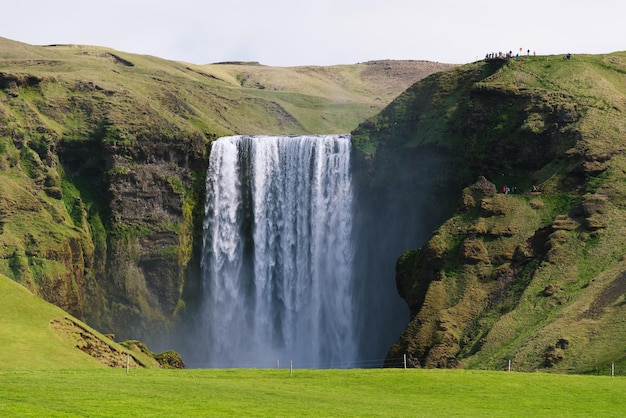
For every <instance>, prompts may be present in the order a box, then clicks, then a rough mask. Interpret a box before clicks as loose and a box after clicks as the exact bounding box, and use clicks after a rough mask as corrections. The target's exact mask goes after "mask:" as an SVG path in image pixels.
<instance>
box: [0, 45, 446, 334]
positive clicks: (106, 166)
mask: <svg viewBox="0 0 626 418" xmlns="http://www.w3.org/2000/svg"><path fill="white" fill-rule="evenodd" d="M447 67H449V65H443V64H437V63H429V62H419V61H406V62H399V61H379V62H371V63H363V64H355V65H353V66H337V67H294V68H271V67H265V66H262V65H259V64H255V63H230V64H226V63H225V64H219V65H218V64H214V65H194V64H188V63H181V62H171V61H166V60H162V59H159V58H156V57H150V56H141V55H135V54H127V53H123V52H119V51H115V50H111V49H108V48H100V47H90V46H79V45H51V46H45V47H43V46H32V45H27V44H23V43H19V42H14V41H10V40H7V39H3V38H0V169H1V170H0V179H1V180H0V196H1V197H2V198H1V199H0V273H3V274H5V275H7V276H8V277H10V278H11V279H13V280H14V281H17V282H19V283H21V284H24V285H25V286H26V287H28V288H29V289H30V290H31V291H33V292H34V293H36V294H37V295H39V296H41V297H42V298H44V299H45V300H47V301H49V302H52V303H54V304H56V305H57V306H60V307H61V308H63V309H64V310H65V311H67V312H69V313H71V314H73V315H74V316H76V317H77V318H80V319H84V320H86V321H87V322H88V323H89V324H90V325H91V326H93V327H95V328H97V329H99V330H100V331H102V332H106V333H114V334H116V335H117V336H118V338H120V339H129V338H140V339H144V340H147V341H152V340H153V339H154V338H153V337H154V336H155V334H156V335H163V334H166V333H167V332H166V331H167V329H168V328H170V327H172V326H174V325H175V324H177V323H178V322H179V319H181V318H182V317H183V316H184V314H185V312H186V310H187V308H188V307H189V306H190V305H193V303H194V296H195V295H197V294H198V292H197V290H198V289H199V287H200V282H199V281H200V275H199V274H198V271H197V270H198V268H199V267H198V266H199V265H200V262H199V259H198V254H199V249H200V246H201V245H202V243H201V231H202V218H203V216H204V214H203V210H204V207H203V206H204V205H203V203H204V178H205V172H206V167H207V155H208V149H209V144H210V142H211V141H212V140H214V139H215V138H217V137H219V136H223V135H229V134H239V133H254V134H263V133H274V134H293V133H310V132H325V133H326V132H329V133H330V132H337V133H345V132H349V131H350V130H351V129H353V128H354V127H356V126H357V124H358V123H359V122H360V121H363V120H365V119H366V118H367V117H370V116H372V115H374V114H376V113H377V112H378V111H379V110H380V109H382V108H383V107H384V106H385V105H386V104H388V103H389V102H390V101H391V100H392V99H393V98H394V97H395V96H396V95H397V94H399V93H401V92H402V91H403V90H404V89H405V88H406V87H408V86H409V85H411V84H412V83H414V82H415V81H416V80H418V79H420V78H422V77H423V76H425V75H428V74H431V73H433V72H435V71H438V70H440V69H442V68H447Z"/></svg>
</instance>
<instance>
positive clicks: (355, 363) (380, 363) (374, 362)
mask: <svg viewBox="0 0 626 418" xmlns="http://www.w3.org/2000/svg"><path fill="white" fill-rule="evenodd" d="M278 360H279V362H278V364H279V365H280V368H285V367H288V365H289V362H290V361H291V360H287V361H285V360H281V359H278ZM276 364H277V362H276V360H274V361H272V362H268V363H267V365H266V366H264V365H259V364H258V363H245V362H242V363H237V364H229V365H226V364H223V363H217V362H185V365H186V368H190V369H250V368H254V369H276V368H277V367H276ZM283 364H284V365H285V366H282V365H283ZM390 365H391V366H397V367H403V365H404V358H402V357H399V358H379V359H364V360H350V361H340V362H326V363H306V362H305V363H298V362H297V361H295V360H294V361H293V366H294V368H295V367H297V368H300V369H382V368H385V367H387V368H388V367H389V366H390Z"/></svg>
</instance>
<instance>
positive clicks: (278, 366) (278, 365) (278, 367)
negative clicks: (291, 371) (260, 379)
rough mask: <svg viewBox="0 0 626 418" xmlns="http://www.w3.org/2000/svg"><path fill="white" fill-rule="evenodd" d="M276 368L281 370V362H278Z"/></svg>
mask: <svg viewBox="0 0 626 418" xmlns="http://www.w3.org/2000/svg"><path fill="white" fill-rule="evenodd" d="M276 368H277V369H280V360H276Z"/></svg>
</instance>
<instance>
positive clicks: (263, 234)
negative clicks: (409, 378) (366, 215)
mask: <svg viewBox="0 0 626 418" xmlns="http://www.w3.org/2000/svg"><path fill="white" fill-rule="evenodd" d="M350 147H351V144H350V136H349V135H325V136H317V135H316V136H231V137H224V138H220V139H219V140H217V141H215V142H214V143H213V144H212V147H211V156H210V161H209V170H208V174H207V179H206V190H207V200H206V206H205V221H204V230H203V233H204V236H203V239H204V249H203V256H202V274H203V292H204V294H203V301H204V302H203V311H202V317H203V323H204V329H205V331H204V332H203V334H204V337H203V338H202V339H201V340H199V342H200V343H202V344H204V346H205V350H206V358H207V359H208V363H207V366H208V367H271V366H272V365H275V363H276V361H277V360H280V361H281V362H282V364H286V363H287V362H289V361H290V360H293V361H294V364H296V365H297V366H298V367H309V368H324V367H333V368H341V367H350V366H351V364H352V363H351V362H353V361H354V360H355V358H356V356H357V353H356V351H357V343H356V341H355V335H354V334H355V331H354V329H355V326H354V320H355V319H354V315H355V314H354V312H353V311H354V308H353V303H352V299H353V293H354V289H353V287H354V284H353V279H354V278H353V274H352V263H353V258H354V255H353V244H352V236H353V234H352V211H353V207H352V206H353V202H352V199H353V196H352V194H353V193H352V184H351V176H350Z"/></svg>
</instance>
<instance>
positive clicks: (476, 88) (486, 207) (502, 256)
mask: <svg viewBox="0 0 626 418" xmlns="http://www.w3.org/2000/svg"><path fill="white" fill-rule="evenodd" d="M624 62H626V61H625V58H624V54H615V55H612V56H606V57H590V56H586V57H578V58H577V60H576V61H574V62H568V61H564V60H561V59H560V57H542V58H540V59H527V60H521V61H508V62H503V61H492V62H484V63H475V64H470V65H467V66H463V67H459V68H457V69H454V70H451V71H447V72H445V73H439V74H436V75H434V76H431V77H429V78H428V79H426V80H424V81H423V82H420V83H418V84H416V85H415V86H413V87H412V88H411V89H409V90H408V91H407V92H406V93H405V94H403V95H402V96H400V97H399V98H398V100H397V101H395V102H394V103H392V104H391V105H390V106H389V107H388V108H387V109H386V110H385V111H383V112H382V113H381V115H379V116H377V117H376V118H373V119H371V120H369V121H368V122H366V123H365V124H363V125H362V126H361V127H360V128H359V129H358V130H357V132H356V133H355V140H356V144H357V146H358V147H359V149H360V153H361V155H362V156H363V158H365V159H367V160H368V161H369V162H370V166H369V169H370V172H371V173H372V174H371V178H372V179H377V181H378V180H379V179H380V178H384V177H385V176H387V175H390V173H392V172H391V171H390V170H388V169H386V168H385V167H386V166H387V165H388V164H389V163H388V162H386V161H385V159H382V160H381V157H383V156H385V155H390V154H389V153H390V152H391V153H394V152H395V155H396V156H397V158H398V160H399V159H400V158H409V157H406V156H400V155H401V154H407V153H411V154H418V155H419V154H421V153H429V152H431V151H432V149H433V148H438V149H440V150H441V151H440V155H445V157H444V160H443V165H442V166H443V167H448V169H449V168H450V167H453V170H454V171H449V170H445V169H444V170H441V171H436V172H432V173H431V176H430V179H429V181H428V182H426V183H427V185H426V187H427V188H426V190H436V191H438V193H434V194H429V196H430V197H431V200H430V201H429V203H430V205H432V206H434V207H437V208H448V210H450V215H451V216H450V217H449V218H448V219H447V220H446V221H445V222H443V223H442V224H439V225H437V224H435V223H429V225H430V226H431V227H432V230H435V232H434V233H433V234H432V235H431V236H430V238H427V239H425V240H424V241H423V245H422V246H421V247H420V248H417V249H414V250H409V251H407V252H405V253H404V254H403V255H402V256H401V257H400V258H399V259H398V262H397V266H396V274H397V277H396V281H397V287H398V291H399V293H400V295H401V296H402V297H403V298H404V299H405V300H406V302H407V304H408V306H409V308H410V311H411V314H410V322H409V324H408V326H407V328H406V329H405V331H404V332H403V333H402V335H401V337H400V338H399V340H398V342H397V343H396V344H395V345H394V346H393V347H392V348H391V349H390V351H389V354H388V364H390V365H391V364H397V361H396V359H397V358H401V357H402V356H403V355H404V354H407V356H408V361H409V364H411V365H412V366H414V367H475V368H490V369H499V368H505V367H508V361H509V360H511V362H512V365H513V368H514V369H515V370H535V369H537V368H547V369H551V370H559V371H577V372H581V371H583V372H589V371H593V370H597V369H599V368H602V367H606V366H607V364H609V362H610V361H620V360H622V359H623V352H624V350H626V345H624V344H622V343H617V344H614V343H608V342H609V341H622V339H621V338H620V337H619V335H620V333H621V332H623V331H624V329H623V327H621V326H619V325H616V324H618V323H621V321H620V320H619V319H618V318H619V317H621V316H623V314H624V313H625V312H624V304H623V303H622V300H623V294H622V291H621V290H619V291H617V292H615V290H616V289H622V287H621V283H622V278H623V277H624V274H623V272H624V271H626V264H625V259H624V253H626V247H625V246H624V242H623V240H622V239H621V238H617V237H619V236H620V235H621V232H620V231H623V228H624V226H625V223H624V219H626V217H624V207H625V206H624V202H625V200H624V198H625V197H626V195H625V194H624V191H625V189H626V188H625V187H624V184H625V183H624V179H625V175H624V173H625V171H624V168H625V167H626V166H625V165H624V160H623V158H622V153H623V150H624V145H623V144H624V142H623V139H624V138H625V137H626V122H625V121H626V118H624V111H626V100H625V99H624V97H626V96H625V94H626V90H625V89H624V86H625V85H626V84H625V79H624V68H625V67H624ZM599 86H603V87H602V88H599ZM390 149H391V151H390ZM394 150H395V151H394ZM381 151H382V153H383V154H382V156H381V154H380V153H381ZM398 160H397V161H398ZM403 172H404V173H406V172H405V171H403ZM409 173H410V171H409ZM392 177H393V176H392ZM477 178H478V180H476V179H477ZM405 181H411V182H413V184H414V185H415V189H416V190H417V193H419V192H420V191H421V190H423V188H424V185H423V183H424V177H415V178H412V177H409V179H405ZM463 183H465V184H463ZM442 196H447V197H449V196H454V197H455V199H456V202H453V203H452V204H450V200H449V199H447V198H443V199H442V198H441V197H442ZM416 207H417V208H419V206H416ZM452 212H454V213H452ZM415 216H418V217H419V216H420V212H419V210H417V211H416V212H415ZM425 222H429V218H428V217H426V218H425ZM609 294H611V297H609V298H607V297H606V296H608V295H609ZM600 306H601V307H600Z"/></svg>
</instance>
